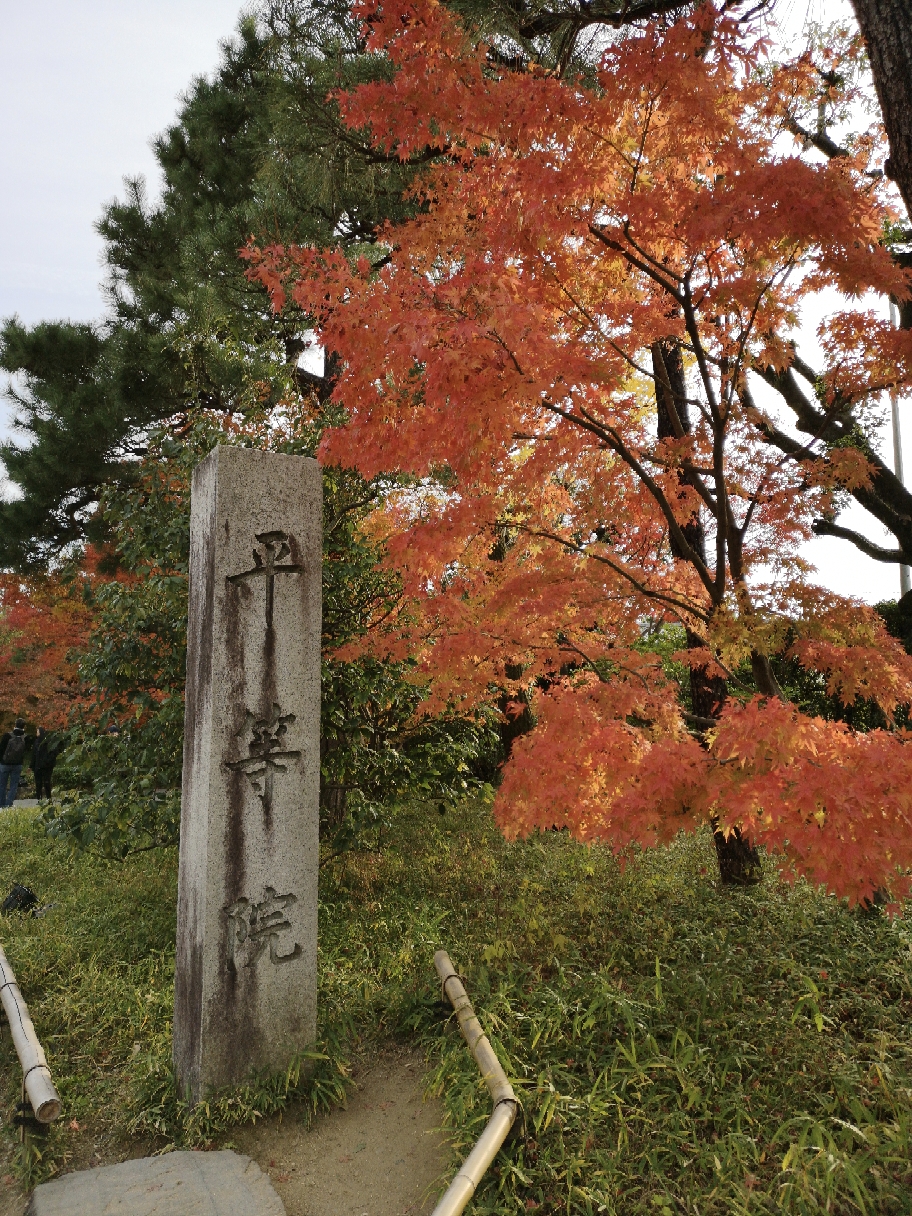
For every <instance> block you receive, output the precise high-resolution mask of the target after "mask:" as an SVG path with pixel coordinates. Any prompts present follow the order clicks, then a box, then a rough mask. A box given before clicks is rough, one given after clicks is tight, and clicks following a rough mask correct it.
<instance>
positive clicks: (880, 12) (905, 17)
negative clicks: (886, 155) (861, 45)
mask: <svg viewBox="0 0 912 1216" xmlns="http://www.w3.org/2000/svg"><path fill="white" fill-rule="evenodd" d="M852 7H853V8H854V9H855V16H856V17H857V18H858V24H859V25H860V26H861V32H862V34H863V36H864V40H865V44H866V46H867V48H868V57H869V59H870V61H871V71H872V73H873V75H874V87H875V88H876V89H877V96H878V98H879V100H880V108H881V111H882V112H883V120H884V126H885V127H886V130H887V138H888V139H889V141H890V159H889V161H888V162H887V165H886V170H887V176H888V177H892V178H893V180H894V181H895V182H896V185H897V186H898V187H899V192H900V194H901V195H902V197H903V202H904V203H905V204H906V210H907V211H908V212H909V215H910V216H912V5H910V3H909V0H852Z"/></svg>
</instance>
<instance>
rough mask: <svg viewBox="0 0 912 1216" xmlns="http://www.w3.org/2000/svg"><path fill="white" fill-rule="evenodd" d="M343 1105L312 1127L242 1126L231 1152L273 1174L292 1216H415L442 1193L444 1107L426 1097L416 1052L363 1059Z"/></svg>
mask: <svg viewBox="0 0 912 1216" xmlns="http://www.w3.org/2000/svg"><path fill="white" fill-rule="evenodd" d="M353 1076H354V1081H355V1085H356V1088H355V1091H354V1093H353V1094H352V1095H351V1096H350V1098H349V1101H348V1105H347V1107H346V1108H345V1109H344V1110H343V1109H340V1110H334V1111H333V1112H332V1113H331V1114H328V1115H325V1116H323V1117H321V1118H319V1119H318V1120H316V1122H315V1123H314V1124H313V1125H312V1126H311V1128H310V1129H309V1130H308V1129H307V1128H306V1127H304V1126H303V1125H302V1123H300V1122H299V1121H298V1120H297V1119H296V1118H295V1117H294V1116H293V1115H292V1116H291V1117H289V1116H288V1115H287V1114H286V1115H285V1117H284V1118H283V1119H281V1120H280V1119H279V1117H278V1116H276V1117H274V1118H271V1119H266V1120H263V1121H262V1122H260V1123H258V1124H256V1125H255V1126H254V1127H245V1128H241V1129H238V1130H237V1131H235V1132H234V1134H233V1135H232V1136H231V1138H230V1143H231V1146H232V1147H233V1148H236V1149H237V1150H238V1151H239V1152H242V1153H246V1154H247V1155H248V1156H249V1157H252V1158H253V1159H254V1161H256V1162H257V1163H258V1164H259V1166H260V1168H261V1169H262V1170H263V1172H264V1173H266V1174H268V1175H269V1178H270V1180H271V1182H272V1185H273V1186H274V1187H275V1189H276V1190H277V1191H278V1193H279V1195H280V1196H281V1198H282V1201H283V1202H284V1204H285V1210H286V1212H287V1213H288V1216H418V1214H419V1213H425V1212H430V1211H431V1209H432V1208H433V1206H434V1203H435V1201H436V1199H437V1196H438V1194H439V1193H440V1191H441V1190H442V1188H443V1182H444V1179H443V1175H444V1170H445V1169H446V1166H447V1160H448V1154H447V1148H446V1138H445V1136H444V1134H443V1133H442V1132H441V1130H440V1125H441V1123H442V1121H443V1105H442V1103H441V1102H439V1101H436V1100H433V1099H431V1100H426V1099H425V1098H424V1097H423V1089H424V1062H423V1060H422V1058H421V1056H420V1055H417V1054H414V1053H411V1052H407V1051H401V1052H396V1051H394V1050H389V1051H387V1052H386V1053H385V1054H383V1055H382V1056H380V1057H379V1058H376V1059H374V1060H370V1061H362V1063H361V1064H360V1066H356V1068H355V1070H354V1073H353Z"/></svg>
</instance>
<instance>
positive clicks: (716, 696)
mask: <svg viewBox="0 0 912 1216" xmlns="http://www.w3.org/2000/svg"><path fill="white" fill-rule="evenodd" d="M652 367H653V372H654V373H655V394H656V411H657V415H658V436H659V439H671V438H673V437H674V436H675V435H677V434H678V429H677V428H676V427H675V415H676V416H677V422H678V423H679V424H680V429H681V430H683V432H684V434H685V435H689V434H690V426H691V424H690V410H689V409H688V407H687V387H686V383H685V379H684V361H683V359H682V357H681V348H680V347H679V346H678V345H677V344H675V343H673V342H656V343H655V345H654V346H653V348H652ZM684 478H685V480H686V474H685V475H684ZM681 531H682V532H683V533H684V537H685V539H686V541H687V543H688V544H689V545H690V547H691V548H692V549H693V550H694V551H695V552H696V553H697V554H698V555H699V556H700V557H701V558H702V559H703V560H704V561H705V559H706V533H705V529H704V527H703V521H702V520H701V518H700V516H699V514H696V515H694V516H693V518H692V519H689V520H688V521H687V523H686V524H684V526H683V527H682V529H681ZM669 540H670V544H671V551H672V553H673V555H674V556H675V557H677V558H679V559H682V558H683V554H682V553H680V552H679V546H678V545H677V544H676V542H675V539H674V538H673V537H670V538H669ZM704 645H705V643H704V640H703V639H702V638H701V637H700V636H699V635H698V634H696V633H693V632H692V631H691V630H690V629H688V630H687V647H688V649H689V650H698V649H701V648H702V647H703V646H704ZM767 667H768V664H767ZM770 677H771V678H772V673H771V672H770ZM727 700H728V683H727V681H726V680H725V678H724V677H723V676H717V675H710V673H709V671H708V670H707V668H706V667H691V669H690V701H691V705H692V706H693V712H694V713H695V714H696V715H697V716H698V717H700V718H718V717H719V715H720V714H721V713H722V707H723V706H724V705H725V702H726V701H727ZM713 829H714V830H713V843H714V844H715V846H716V861H717V863H718V866H719V878H720V879H721V881H722V882H723V883H725V884H726V885H729V886H737V887H745V886H750V885H751V884H752V883H756V882H759V881H760V879H761V877H762V875H763V870H762V867H761V865H760V855H759V853H758V852H757V850H756V848H755V847H754V846H753V845H752V844H751V843H750V841H749V840H747V839H746V838H745V837H744V836H742V835H741V832H740V830H739V829H738V828H735V829H734V830H733V831H732V832H731V833H730V834H729V835H728V836H726V835H725V833H724V832H723V831H722V830H721V829H720V828H719V827H718V826H717V823H716V822H715V821H714V822H713Z"/></svg>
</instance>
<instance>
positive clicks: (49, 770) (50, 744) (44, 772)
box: [32, 726, 63, 798]
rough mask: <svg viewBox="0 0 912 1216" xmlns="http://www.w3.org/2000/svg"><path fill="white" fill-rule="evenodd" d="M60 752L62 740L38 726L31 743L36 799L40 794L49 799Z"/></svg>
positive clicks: (55, 733)
mask: <svg viewBox="0 0 912 1216" xmlns="http://www.w3.org/2000/svg"><path fill="white" fill-rule="evenodd" d="M62 751H63V740H62V739H61V738H60V736H59V735H58V734H57V732H56V731H53V730H52V731H51V733H50V734H48V732H47V731H46V730H45V729H44V727H43V726H39V727H38V732H37V734H36V735H35V739H34V741H33V743H32V772H33V773H34V774H35V797H36V798H41V797H42V794H44V795H45V796H46V797H47V798H50V796H51V778H52V776H53V774H54V765H55V764H56V763H57V757H58V756H59V755H60V753H61V752H62Z"/></svg>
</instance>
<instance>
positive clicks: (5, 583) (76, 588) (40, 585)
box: [0, 553, 92, 730]
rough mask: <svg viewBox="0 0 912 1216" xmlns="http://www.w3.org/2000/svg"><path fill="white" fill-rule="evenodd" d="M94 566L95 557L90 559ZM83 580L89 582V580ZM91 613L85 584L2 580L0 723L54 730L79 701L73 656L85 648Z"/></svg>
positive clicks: (78, 581)
mask: <svg viewBox="0 0 912 1216" xmlns="http://www.w3.org/2000/svg"><path fill="white" fill-rule="evenodd" d="M88 564H89V566H91V565H92V554H91V553H90V555H89V561H88ZM84 577H88V574H87V573H86V575H85V576H84ZM91 623H92V613H91V610H90V609H89V607H88V606H87V604H86V602H85V600H84V598H83V595H82V578H77V579H66V580H63V579H61V578H60V577H55V576H53V575H50V576H38V577H34V576H33V577H28V578H25V577H22V576H19V575H14V574H4V575H2V576H0V721H2V723H3V725H4V727H7V726H9V724H10V722H11V721H12V720H13V719H14V718H15V717H16V716H17V715H19V714H21V715H22V717H24V718H25V719H26V720H27V721H28V722H30V723H33V724H35V725H36V726H44V727H46V728H47V729H48V730H55V729H58V728H60V727H63V726H65V725H66V723H67V718H68V716H69V713H70V711H71V709H72V708H73V705H74V703H75V702H76V700H77V699H78V698H79V697H80V690H79V681H78V675H77V671H76V665H75V663H74V662H72V661H71V655H72V654H73V652H74V651H75V650H76V649H78V648H79V647H80V646H82V645H84V643H85V640H86V638H87V637H88V635H89V631H90V628H91Z"/></svg>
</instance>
